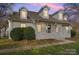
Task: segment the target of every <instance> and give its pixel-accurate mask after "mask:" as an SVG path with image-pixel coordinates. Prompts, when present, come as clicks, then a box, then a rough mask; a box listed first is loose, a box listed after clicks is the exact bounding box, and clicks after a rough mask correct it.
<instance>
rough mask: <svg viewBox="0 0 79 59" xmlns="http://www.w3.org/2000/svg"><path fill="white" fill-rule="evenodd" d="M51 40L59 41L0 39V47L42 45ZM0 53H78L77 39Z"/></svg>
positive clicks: (78, 42)
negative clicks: (73, 41)
mask: <svg viewBox="0 0 79 59" xmlns="http://www.w3.org/2000/svg"><path fill="white" fill-rule="evenodd" d="M53 42H56V43H57V42H59V41H56V40H32V41H27V40H23V41H12V40H6V39H5V40H0V49H5V48H15V47H21V46H24V45H25V46H27V45H31V46H33V45H43V44H48V43H53ZM0 54H1V55H2V54H3V55H62V54H67V55H68V54H79V41H78V40H76V42H75V43H72V44H63V45H55V46H48V47H43V48H33V49H29V50H21V51H13V52H6V53H0Z"/></svg>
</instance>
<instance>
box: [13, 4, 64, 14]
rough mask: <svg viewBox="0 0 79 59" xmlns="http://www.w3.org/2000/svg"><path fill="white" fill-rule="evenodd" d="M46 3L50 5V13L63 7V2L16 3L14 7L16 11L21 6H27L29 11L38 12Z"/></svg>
mask: <svg viewBox="0 0 79 59" xmlns="http://www.w3.org/2000/svg"><path fill="white" fill-rule="evenodd" d="M44 5H47V6H49V7H50V10H49V14H52V13H54V12H56V11H58V10H60V9H63V3H16V4H15V5H14V7H13V10H14V11H18V10H19V8H21V7H26V8H27V9H28V10H29V11H35V12H38V11H39V10H40V8H41V7H42V6H44Z"/></svg>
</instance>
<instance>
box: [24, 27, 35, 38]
mask: <svg viewBox="0 0 79 59" xmlns="http://www.w3.org/2000/svg"><path fill="white" fill-rule="evenodd" d="M23 39H27V40H32V39H35V30H34V29H33V28H32V27H26V28H24V29H23Z"/></svg>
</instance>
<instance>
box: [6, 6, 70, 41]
mask: <svg viewBox="0 0 79 59" xmlns="http://www.w3.org/2000/svg"><path fill="white" fill-rule="evenodd" d="M49 10H50V8H49V7H48V6H43V7H42V8H41V9H40V10H39V12H33V11H29V10H28V9H26V8H25V7H22V8H20V9H19V11H18V12H13V14H12V15H10V16H9V18H8V27H7V30H6V35H7V36H8V38H9V39H11V37H10V32H11V30H12V29H13V28H16V27H28V26H30V27H32V28H34V30H35V35H36V39H37V40H39V39H58V40H64V39H65V38H71V24H70V23H69V22H68V21H67V16H65V15H64V11H63V10H60V11H57V12H56V13H54V14H52V15H50V14H49Z"/></svg>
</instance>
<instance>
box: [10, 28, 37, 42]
mask: <svg viewBox="0 0 79 59" xmlns="http://www.w3.org/2000/svg"><path fill="white" fill-rule="evenodd" d="M10 36H11V38H12V39H13V40H15V41H19V40H23V39H27V40H33V39H35V31H34V29H33V28H32V27H26V28H14V29H13V30H12V31H11V33H10Z"/></svg>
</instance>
